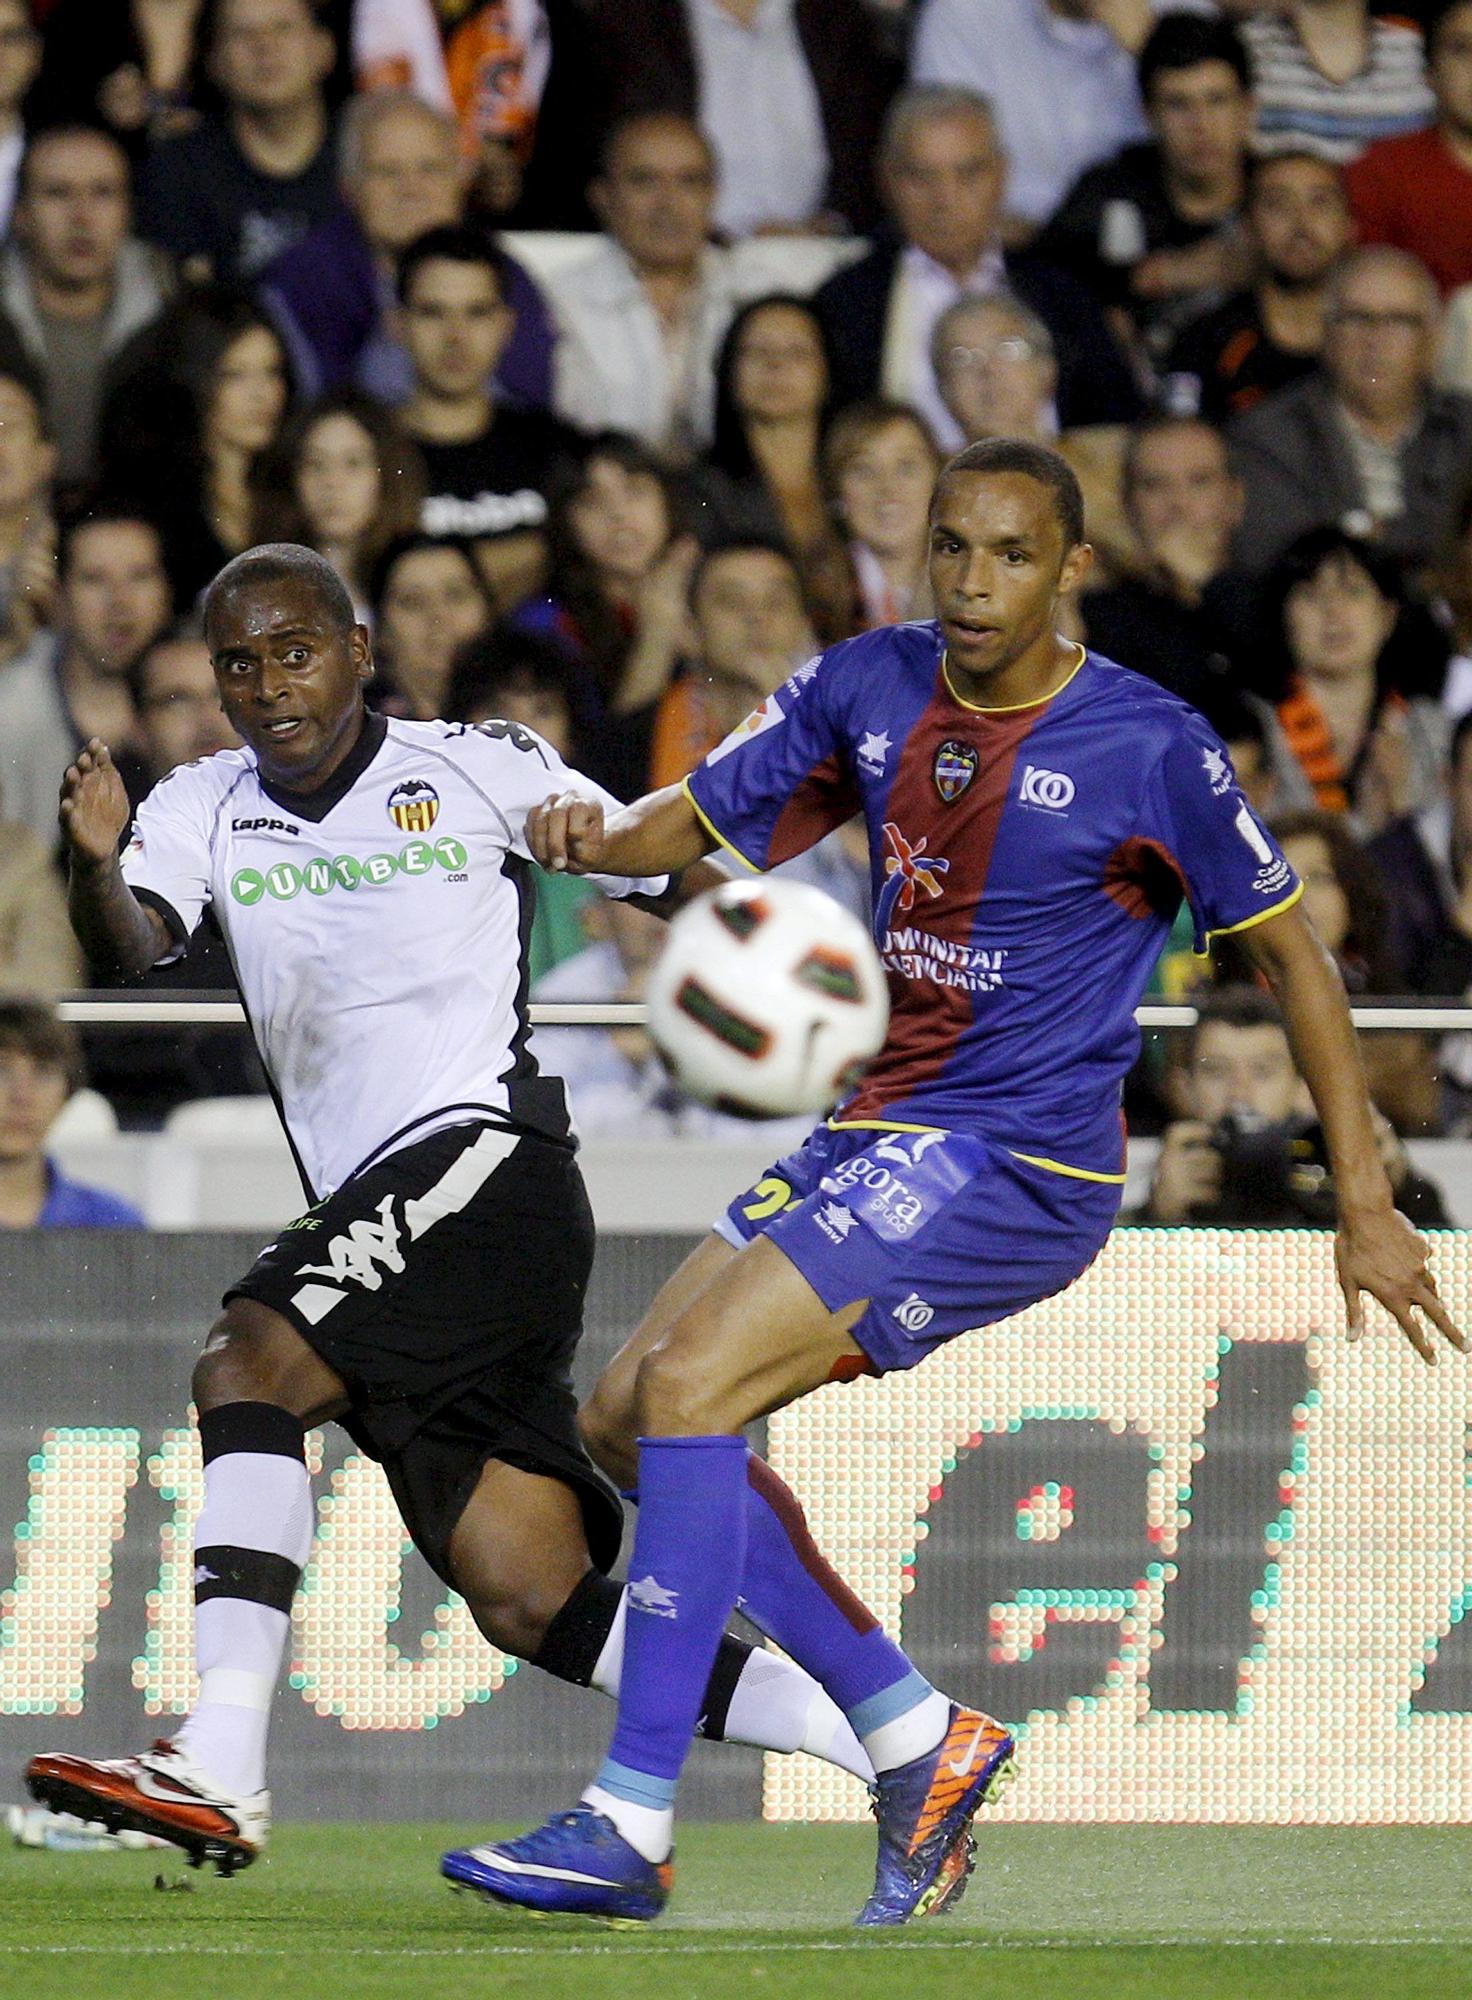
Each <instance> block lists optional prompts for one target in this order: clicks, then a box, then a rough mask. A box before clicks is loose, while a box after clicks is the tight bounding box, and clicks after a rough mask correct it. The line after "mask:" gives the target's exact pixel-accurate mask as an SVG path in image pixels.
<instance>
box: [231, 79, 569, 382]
mask: <svg viewBox="0 0 1472 2000" xmlns="http://www.w3.org/2000/svg"><path fill="white" fill-rule="evenodd" d="M337 146H338V172H339V176H340V181H341V189H342V206H341V207H340V208H339V209H337V210H335V211H334V213H333V214H332V215H330V216H329V217H328V219H327V220H326V221H325V222H321V223H319V224H318V225H317V227H316V228H315V229H314V230H312V232H311V234H310V235H308V236H305V237H303V239H302V241H301V242H300V243H297V244H294V245H293V246H292V248H291V249H289V250H287V251H284V252H283V253H282V255H281V256H280V257H278V258H276V260H275V261H274V262H273V263H272V264H270V265H268V266H267V268H266V270H265V271H264V272H263V273H262V277H261V284H260V294H261V299H262V302H263V304H264V305H265V306H266V308H267V310H268V311H269V312H270V314H271V317H272V319H273V320H274V321H275V322H276V325H277V327H278V328H279V329H280V331H281V334H282V337H283V339H284V340H285V341H286V344H287V347H288V348H289V350H290V353H291V359H292V366H293V369H294V371H295V374H296V379H297V386H298V388H299V389H300V391H301V393H302V394H303V395H305V396H316V395H320V394H321V393H322V391H323V390H325V389H335V388H337V387H339V386H340V385H341V384H342V383H345V382H351V383H353V384H355V385H356V386H357V387H358V388H360V389H366V390H367V391H368V393H369V394H370V395H373V396H378V397H381V398H382V400H383V401H384V402H386V403H401V402H402V401H403V400H404V398H405V397H406V396H407V395H408V394H409V393H410V391H411V389H412V387H413V371H412V370H411V368H410V365H409V359H408V356H407V355H406V354H405V353H404V349H403V346H402V344H401V343H400V341H399V339H398V337H397V334H396V332H395V330H394V326H393V304H394V273H395V270H396V267H397V264H398V260H399V257H400V255H401V254H402V252H403V251H404V250H406V249H407V248H408V246H409V245H410V244H411V243H412V242H413V241H414V239H415V237H416V236H422V235H423V234H424V232H425V230H427V229H438V228H441V227H443V226H444V225H445V224H447V223H455V222H459V221H460V220H461V218H462V216H463V214H464V209H465V180H466V163H465V161H464V159H463V157H462V155H461V152H460V146H459V135H458V133H457V131H456V128H455V122H454V120H453V119H452V118H451V117H449V115H448V114H447V113H445V112H443V111H438V110H436V109H435V108H434V107H433V106H432V105H428V104H426V103H424V102H423V100H422V99H420V98H418V97H415V96H414V95H413V94H412V93H411V92H409V91H407V90H375V91H371V92H369V93H368V95H366V96H363V97H355V98H354V99H353V100H352V101H351V103H350V104H349V105H348V106H347V109H346V110H345V111H344V112H343V114H342V120H341V123H340V126H339V129H338V142H337ZM506 268H507V271H508V273H509V275H510V279H511V304H512V305H513V306H514V307H515V309H516V329H515V332H514V333H513V334H512V337H511V340H510V342H509V344H508V346H507V349H506V352H505V354H504V355H503V356H502V357H501V364H500V368H499V370H498V380H499V382H500V385H501V387H502V388H504V389H505V390H506V391H507V392H508V394H510V395H513V396H516V397H518V398H519V399H520V400H521V401H523V402H527V403H536V404H538V405H543V404H545V403H546V402H547V401H548V398H549V393H550V386H551V355H552V333H551V328H550V326H549V325H548V321H547V314H546V309H545V307H543V305H542V303H541V300H540V297H539V296H538V293H537V289H536V287H535V285H534V284H533V283H532V281H531V279H530V278H529V277H528V276H527V274H526V273H525V272H524V271H523V270H522V269H521V267H520V266H519V265H515V264H512V263H511V262H510V260H509V259H508V261H507V266H506Z"/></svg>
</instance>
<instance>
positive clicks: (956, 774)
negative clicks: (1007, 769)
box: [930, 738, 979, 806]
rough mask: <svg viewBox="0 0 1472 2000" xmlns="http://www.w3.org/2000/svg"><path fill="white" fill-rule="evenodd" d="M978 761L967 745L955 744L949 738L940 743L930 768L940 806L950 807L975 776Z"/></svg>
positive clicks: (972, 750) (953, 740) (969, 745)
mask: <svg viewBox="0 0 1472 2000" xmlns="http://www.w3.org/2000/svg"><path fill="white" fill-rule="evenodd" d="M978 762H979V759H978V757H977V754H976V751H975V750H974V749H973V748H972V746H971V744H969V743H957V742H956V741H955V739H954V738H951V739H950V740H948V741H947V742H945V743H942V744H941V746H940V748H939V750H937V751H936V753H935V762H934V764H933V765H932V766H931V773H930V774H931V776H932V777H933V778H934V779H935V789H936V790H937V791H938V792H939V793H940V797H941V804H942V805H947V806H952V805H954V804H955V803H956V800H957V799H958V798H960V796H961V794H962V792H964V791H965V790H966V787H967V786H968V785H969V784H970V783H971V780H972V779H973V778H974V777H975V776H976V768H977V764H978Z"/></svg>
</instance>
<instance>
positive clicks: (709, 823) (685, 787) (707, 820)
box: [680, 778, 765, 875]
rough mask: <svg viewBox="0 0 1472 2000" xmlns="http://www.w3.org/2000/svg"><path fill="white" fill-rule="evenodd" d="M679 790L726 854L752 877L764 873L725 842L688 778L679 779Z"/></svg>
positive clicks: (731, 843)
mask: <svg viewBox="0 0 1472 2000" xmlns="http://www.w3.org/2000/svg"><path fill="white" fill-rule="evenodd" d="M680 790H681V791H682V792H683V793H684V794H685V796H686V798H687V799H688V800H689V801H690V804H691V806H692V807H693V809H694V812H695V817H696V818H697V819H698V820H699V821H700V824H701V825H702V826H703V827H704V828H705V830H706V832H707V833H708V834H710V835H711V837H712V838H713V839H715V840H718V841H719V842H720V843H721V845H722V847H724V848H725V850H726V852H727V853H728V854H734V855H735V857H736V859H737V860H738V861H739V862H740V863H741V865H742V867H743V868H749V869H750V870H751V872H752V874H753V875H761V874H763V873H764V872H765V871H764V870H763V869H760V868H758V867H757V865H756V863H755V862H754V861H748V860H747V858H746V856H745V855H744V854H743V853H742V852H741V849H740V848H739V847H737V846H736V845H735V843H734V842H733V841H729V840H727V838H726V836H725V834H723V833H722V832H721V829H720V828H719V827H718V826H717V825H716V823H715V821H714V820H713V819H712V818H711V817H710V815H709V813H707V812H704V811H702V809H701V805H700V801H699V799H697V798H696V796H695V794H694V792H692V791H691V789H690V780H689V779H688V778H681V780H680Z"/></svg>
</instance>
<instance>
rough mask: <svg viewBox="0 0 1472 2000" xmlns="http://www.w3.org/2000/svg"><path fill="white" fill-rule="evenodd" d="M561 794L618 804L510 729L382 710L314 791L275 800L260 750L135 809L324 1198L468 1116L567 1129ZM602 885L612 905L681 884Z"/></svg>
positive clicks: (175, 924) (191, 767) (219, 761)
mask: <svg viewBox="0 0 1472 2000" xmlns="http://www.w3.org/2000/svg"><path fill="white" fill-rule="evenodd" d="M564 790H575V791H578V792H580V793H581V794H582V795H583V796H584V797H585V798H589V799H597V800H599V801H601V802H602V804H603V805H604V806H605V808H607V809H610V810H612V809H616V807H617V805H618V801H617V800H616V799H614V798H613V797H612V796H611V795H610V794H609V793H607V792H605V791H603V790H602V789H601V787H599V786H598V785H595V784H594V783H593V782H592V780H591V779H589V778H585V777H583V776H582V775H581V774H580V773H579V772H575V771H572V770H569V768H568V767H567V765H566V764H564V763H563V761H562V759H561V758H560V757H559V756H558V755H557V753H556V751H555V750H553V749H552V747H551V746H550V744H547V743H545V742H543V740H542V738H541V737H539V736H538V735H536V734H535V733H534V732H533V731H532V730H530V729H525V728H523V727H522V726H521V725H520V724H518V723H507V722H487V723H482V724H480V725H479V726H478V727H475V728H471V727H468V726H467V725H465V724H462V723H448V722H399V721H385V719H384V718H383V717H382V716H379V715H375V714H371V713H370V715H369V717H368V721H367V724H366V725H365V728H364V731H363V735H362V737H361V739H360V740H359V742H358V743H357V744H356V745H355V747H354V749H353V751H352V753H351V755H350V756H349V757H348V758H347V760H346V761H345V762H344V763H343V765H342V766H341V767H340V768H339V769H338V770H337V771H336V772H335V773H334V775H333V776H332V778H330V779H329V780H328V782H327V784H326V785H324V786H323V787H322V788H321V789H320V790H319V791H317V792H314V793H310V794H307V795H305V796H302V795H294V794H292V793H290V792H284V791H280V790H276V789H273V788H272V787H271V786H270V785H268V784H266V783H265V782H264V781H263V780H262V778H261V775H260V772H259V771H258V769H257V767H256V759H255V754H254V752H253V751H250V750H223V751H221V752H219V753H218V754H217V755H216V756H213V757H205V758H202V759H200V761H199V762H198V763H195V764H186V765H183V766H181V767H180V768H179V769H178V770H176V771H171V772H170V773H169V775H168V776H167V777H166V778H164V779H162V780H161V781H160V782H159V783H158V784H157V785H156V786H155V787H154V789H153V790H152V791H151V792H150V793H149V795H148V797H147V798H146V799H145V800H144V801H143V803H142V805H141V806H140V807H139V809H138V816H137V819H136V821H135V822H134V826H133V834H132V840H131V842H130V844H129V846H128V849H127V851H126V853H125V854H124V856H123V875H124V878H125V879H126V881H127V882H128V885H129V887H130V888H131V889H132V890H133V891H134V893H135V894H136V895H137V896H138V898H139V900H140V901H142V902H145V903H150V904H151V905H152V906H153V908H154V909H156V910H158V911H159V913H160V914H161V915H162V916H163V917H164V919H165V921H166V922H167V923H168V924H169V927H170V929H171V930H172V931H173V932H174V934H175V936H176V937H178V938H179V939H180V941H181V948H182V941H183V940H184V939H186V938H187V937H188V936H189V935H190V934H191V933H192V932H193V930H194V928H195V926H196V925H197V924H198V922H199V920H200V917H201V916H202V914H203V912H204V907H205V905H206V904H207V903H209V904H212V905H213V907H214V912H215V916H216V919H217V920H218V922H219V925H220V928H221V930H222V931H223V932H224V934H225V938H226V941H227V943H228V944H229V947H230V953H231V957H232V958H233V960H234V962H235V972H236V978H237V979H238V980H239V983H240V991H241V996H242V998H243V1000H244V1003H245V1011H246V1013H247V1015H248V1017H249V1019H250V1024H251V1027H252V1029H253V1031H254V1034H255V1038H256V1042H257V1045H258V1047H259V1049H260V1052H261V1057H262V1060H263V1061H264V1063H265V1066H266V1072H267V1075H268V1076H269V1077H270V1079H271V1084H272V1088H273V1090H274V1091H275V1094H276V1099H277V1103H278V1106H279V1108H280V1111H281V1117H282V1122H283V1124H284V1125H285V1127H286V1132H287V1137H288V1139H289V1140H290V1141H291V1145H292V1149H293V1151H294V1153H295V1155H296V1159H297V1165H298V1167H299V1168H300V1170H301V1175H302V1179H303V1181H304V1182H305V1183H306V1185H307V1188H308V1190H309V1192H310V1193H311V1194H312V1196H313V1197H314V1198H315V1199H320V1198H321V1197H322V1196H324V1195H327V1194H330V1193H331V1192H332V1191H333V1189H334V1188H336V1187H338V1186H340V1185H341V1183H342V1182H343V1181H344V1180H346V1179H347V1177H348V1175H349V1174H351V1173H353V1172H354V1171H355V1170H356V1169H357V1168H359V1167H362V1166H364V1165H366V1164H367V1163H368V1162H369V1161H370V1160H375V1159H377V1158H379V1157H381V1156H382V1155H384V1154H386V1153H388V1152H391V1151H393V1150H395V1149H397V1147H399V1146H400V1145H403V1144H409V1143H412V1142H414V1141H417V1140H419V1139H424V1138H427V1137H428V1136H429V1135H430V1133H432V1132H437V1131H439V1130H440V1129H441V1128H442V1127H444V1126H447V1125H453V1124H458V1123H462V1122H463V1121H464V1120H465V1119H466V1118H467V1117H473V1116H475V1115H476V1114H477V1113H481V1114H486V1115H489V1116H490V1117H491V1118H493V1119H496V1120H499V1121H501V1122H503V1123H509V1124H512V1125H515V1126H518V1127H522V1128H525V1129H527V1130H531V1131H536V1132H543V1133H547V1134H550V1135H553V1136H558V1137H561V1136H563V1135H565V1134H566V1133H567V1131H568V1118H567V1109H566V1105H565V1102H564V1099H563V1090H562V1085H561V1083H560V1082H559V1081H558V1080H557V1079H556V1078H554V1077H542V1076H539V1075H538V1073H537V1066H536V1063H535V1061H534V1059H533V1058H532V1056H531V1054H530V1053H529V1051H528V1049H527V1013H526V992H527V945H528V939H529V935H530V929H531V920H532V907H533V895H534V890H533V886H532V879H531V878H532V874H533V865H532V861H531V856H530V854H529V852H528V850H527V846H526V837H525V827H526V816H527V813H528V812H529V810H530V809H531V808H532V807H533V806H534V805H537V804H539V803H540V802H541V801H542V800H543V799H545V798H546V797H547V796H548V795H549V794H550V793H552V792H560V791H564ZM594 879H596V880H597V881H598V882H599V883H600V885H601V886H602V887H603V888H605V889H607V890H608V891H609V893H610V894H613V895H619V896H623V895H633V894H637V893H643V894H646V895H655V896H657V895H659V894H661V893H662V892H663V890H664V889H665V888H666V887H667V886H668V878H667V877H666V876H658V877H656V878H654V879H653V880H644V881H630V880H625V879H624V878H623V877H617V878H612V877H610V878H604V877H602V876H599V877H596V878H594Z"/></svg>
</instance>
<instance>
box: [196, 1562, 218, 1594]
mask: <svg viewBox="0 0 1472 2000" xmlns="http://www.w3.org/2000/svg"><path fill="white" fill-rule="evenodd" d="M219 1581H220V1579H219V1577H218V1576H216V1574H215V1572H214V1571H213V1570H212V1569H211V1568H210V1567H209V1565H208V1564H207V1563H196V1564H195V1565H194V1587H195V1589H196V1590H198V1589H199V1586H200V1585H201V1584H202V1583H218V1582H219Z"/></svg>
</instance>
